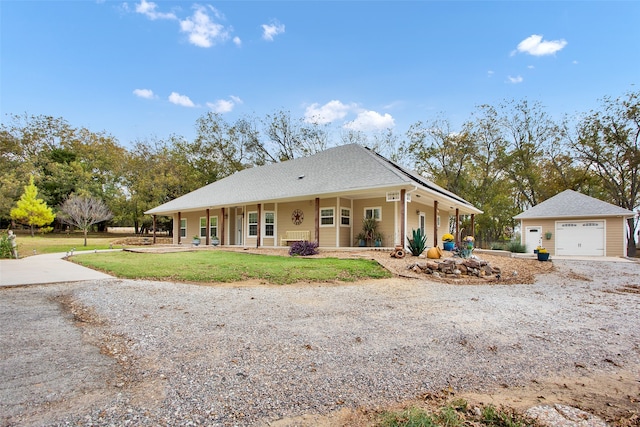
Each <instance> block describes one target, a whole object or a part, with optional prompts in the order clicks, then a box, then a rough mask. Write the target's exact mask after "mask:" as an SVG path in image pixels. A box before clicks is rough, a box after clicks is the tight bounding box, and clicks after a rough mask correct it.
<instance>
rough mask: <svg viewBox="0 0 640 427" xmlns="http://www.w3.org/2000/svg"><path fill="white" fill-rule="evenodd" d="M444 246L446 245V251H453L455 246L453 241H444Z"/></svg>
mask: <svg viewBox="0 0 640 427" xmlns="http://www.w3.org/2000/svg"><path fill="white" fill-rule="evenodd" d="M442 246H443V247H444V250H445V251H452V250H453V248H454V244H453V242H442Z"/></svg>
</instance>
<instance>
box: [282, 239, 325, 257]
mask: <svg viewBox="0 0 640 427" xmlns="http://www.w3.org/2000/svg"><path fill="white" fill-rule="evenodd" d="M317 254H318V242H310V241H308V240H303V241H300V242H293V243H292V244H291V247H290V248H289V255H291V256H308V255H317Z"/></svg>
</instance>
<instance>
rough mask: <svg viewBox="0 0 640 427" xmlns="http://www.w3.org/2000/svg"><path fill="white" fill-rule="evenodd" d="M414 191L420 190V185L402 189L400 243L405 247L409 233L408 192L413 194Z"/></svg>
mask: <svg viewBox="0 0 640 427" xmlns="http://www.w3.org/2000/svg"><path fill="white" fill-rule="evenodd" d="M414 191H418V187H415V186H414V187H413V190H409V191H407V190H405V189H404V188H403V189H402V190H400V199H401V200H402V205H401V206H400V216H401V217H402V227H401V228H400V245H399V246H402V247H403V248H404V247H405V240H406V238H407V237H406V234H407V194H411V193H413V192H414Z"/></svg>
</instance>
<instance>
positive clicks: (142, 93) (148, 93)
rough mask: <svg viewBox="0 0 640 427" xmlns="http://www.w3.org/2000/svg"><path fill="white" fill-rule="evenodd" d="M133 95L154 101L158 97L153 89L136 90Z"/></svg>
mask: <svg viewBox="0 0 640 427" xmlns="http://www.w3.org/2000/svg"><path fill="white" fill-rule="evenodd" d="M133 94H134V95H135V96H138V97H140V98H145V99H153V98H155V97H156V96H155V95H154V93H153V91H152V90H151V89H135V90H134V91H133Z"/></svg>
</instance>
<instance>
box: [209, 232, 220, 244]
mask: <svg viewBox="0 0 640 427" xmlns="http://www.w3.org/2000/svg"><path fill="white" fill-rule="evenodd" d="M211 244H212V245H213V246H218V245H219V244H220V239H218V236H216V235H213V236H211Z"/></svg>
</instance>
